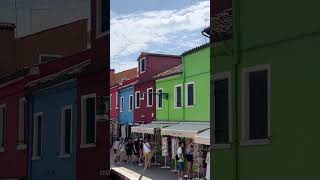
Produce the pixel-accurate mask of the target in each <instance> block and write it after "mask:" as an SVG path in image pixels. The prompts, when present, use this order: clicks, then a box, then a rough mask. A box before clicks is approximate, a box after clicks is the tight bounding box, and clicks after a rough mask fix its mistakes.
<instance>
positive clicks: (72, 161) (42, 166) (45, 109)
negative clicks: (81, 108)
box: [29, 81, 77, 180]
mask: <svg viewBox="0 0 320 180" xmlns="http://www.w3.org/2000/svg"><path fill="white" fill-rule="evenodd" d="M76 95H77V94H76V84H75V82H74V81H71V82H67V83H64V84H62V85H60V86H55V87H52V88H50V89H46V90H42V91H37V92H34V93H33V94H32V96H31V107H32V108H31V116H32V117H31V121H30V130H31V133H30V144H29V147H30V149H31V151H30V153H29V162H30V163H29V165H30V166H29V172H30V174H29V177H30V180H44V179H46V180H54V179H59V180H75V177H76V176H75V174H76V140H77V139H76V135H77V134H76V132H77V131H76V122H77V116H76V114H77V113H76V112H77V105H76V97H77V96H76ZM67 105H72V130H71V133H72V142H71V143H72V145H71V157H70V158H66V159H61V158H59V155H60V151H61V117H62V115H61V113H62V108H63V107H64V106H67ZM38 112H42V113H43V139H42V158H41V160H31V158H32V139H33V138H32V137H33V133H32V132H33V131H32V129H33V121H34V120H33V114H34V113H38Z"/></svg>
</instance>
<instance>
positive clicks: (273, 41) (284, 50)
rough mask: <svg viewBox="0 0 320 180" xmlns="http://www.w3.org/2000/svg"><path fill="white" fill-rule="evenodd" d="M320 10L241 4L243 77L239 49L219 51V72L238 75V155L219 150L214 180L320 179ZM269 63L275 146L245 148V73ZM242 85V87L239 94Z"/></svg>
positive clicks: (234, 118) (216, 57) (283, 3)
mask: <svg viewBox="0 0 320 180" xmlns="http://www.w3.org/2000/svg"><path fill="white" fill-rule="evenodd" d="M317 7H319V3H318V5H316V4H312V3H301V2H294V1H288V0H284V1H281V2H280V1H275V0H273V1H249V0H244V1H241V3H240V37H239V39H240V42H239V44H240V50H241V51H240V54H239V60H240V64H239V66H238V68H237V71H238V74H235V70H236V68H235V65H234V64H235V61H234V60H233V56H232V55H231V54H229V55H228V53H227V52H228V49H229V51H230V52H232V51H233V47H234V46H233V44H232V42H230V44H227V43H225V44H222V45H221V44H218V45H216V46H215V47H213V49H214V51H213V53H212V55H211V57H212V63H211V67H212V68H213V73H214V74H217V73H219V72H226V71H229V72H231V73H232V77H231V78H232V112H233V113H232V114H233V115H232V124H233V129H232V131H233V141H232V146H231V148H229V149H219V150H218V149H215V150H213V151H212V156H211V157H213V158H212V165H211V167H212V171H211V172H212V173H211V174H212V177H213V179H218V180H257V179H259V180H270V179H272V180H283V179H290V180H295V179H297V180H298V179H314V180H315V179H320V173H319V170H318V163H319V162H320V156H319V155H318V154H319V152H320V144H319V143H317V142H318V141H319V140H318V137H319V135H318V133H317V132H318V127H319V126H320V121H319V119H320V114H319V113H318V112H319V105H318V104H319V99H320V98H319V96H318V94H319V92H320V78H319V73H318V72H319V70H318V69H319V66H320V61H319V58H318V57H319V49H320V32H317V30H319V29H320V23H314V22H316V19H315V18H316V17H319V15H320V11H318V10H316V9H317ZM264 64H269V65H270V67H271V71H270V73H271V80H270V119H271V143H270V144H265V145H255V146H240V145H239V143H238V142H239V141H240V137H241V136H240V135H241V134H240V133H241V129H240V124H241V121H242V119H241V113H240V112H241V108H242V107H241V74H240V73H241V70H242V69H243V68H245V67H251V66H255V65H264ZM235 78H237V80H238V83H239V84H238V87H237V89H238V91H237V92H236V91H235V85H236V83H235ZM236 95H237V97H238V98H237V102H238V104H237V105H236V104H234V102H235V97H236ZM236 108H237V109H238V112H239V113H238V114H236V113H235V109H236ZM211 123H212V122H211ZM236 124H238V125H239V126H238V129H237V131H236ZM236 132H238V134H235V133H236ZM236 157H238V158H236ZM236 168H237V170H238V174H237V171H236ZM236 175H237V177H236Z"/></svg>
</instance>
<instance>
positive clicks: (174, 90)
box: [173, 84, 183, 109]
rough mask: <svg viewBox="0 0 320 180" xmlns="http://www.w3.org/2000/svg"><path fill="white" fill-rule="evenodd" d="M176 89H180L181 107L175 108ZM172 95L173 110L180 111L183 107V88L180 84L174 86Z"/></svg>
mask: <svg viewBox="0 0 320 180" xmlns="http://www.w3.org/2000/svg"><path fill="white" fill-rule="evenodd" d="M177 87H181V99H180V100H181V107H178V106H177ZM173 93H174V99H173V108H174V109H181V108H182V107H183V86H182V84H177V85H175V86H174V89H173Z"/></svg>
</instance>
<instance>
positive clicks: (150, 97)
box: [147, 88, 153, 107]
mask: <svg viewBox="0 0 320 180" xmlns="http://www.w3.org/2000/svg"><path fill="white" fill-rule="evenodd" d="M152 105H153V89H152V88H148V89H147V107H151V106H152Z"/></svg>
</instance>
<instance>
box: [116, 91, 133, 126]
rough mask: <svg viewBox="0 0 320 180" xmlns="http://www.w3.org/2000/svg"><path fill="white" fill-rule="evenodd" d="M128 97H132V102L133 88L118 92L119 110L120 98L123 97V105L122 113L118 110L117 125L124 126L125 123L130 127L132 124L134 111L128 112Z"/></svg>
mask: <svg viewBox="0 0 320 180" xmlns="http://www.w3.org/2000/svg"><path fill="white" fill-rule="evenodd" d="M130 95H132V96H133V100H134V94H133V86H131V87H128V88H125V89H121V90H120V91H119V108H120V105H121V97H123V103H124V104H123V111H122V112H121V111H120V109H119V124H125V123H127V124H130V125H132V124H133V116H134V115H133V112H134V109H133V110H132V111H129V96H130ZM133 102H134V101H133ZM133 108H134V107H133Z"/></svg>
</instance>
